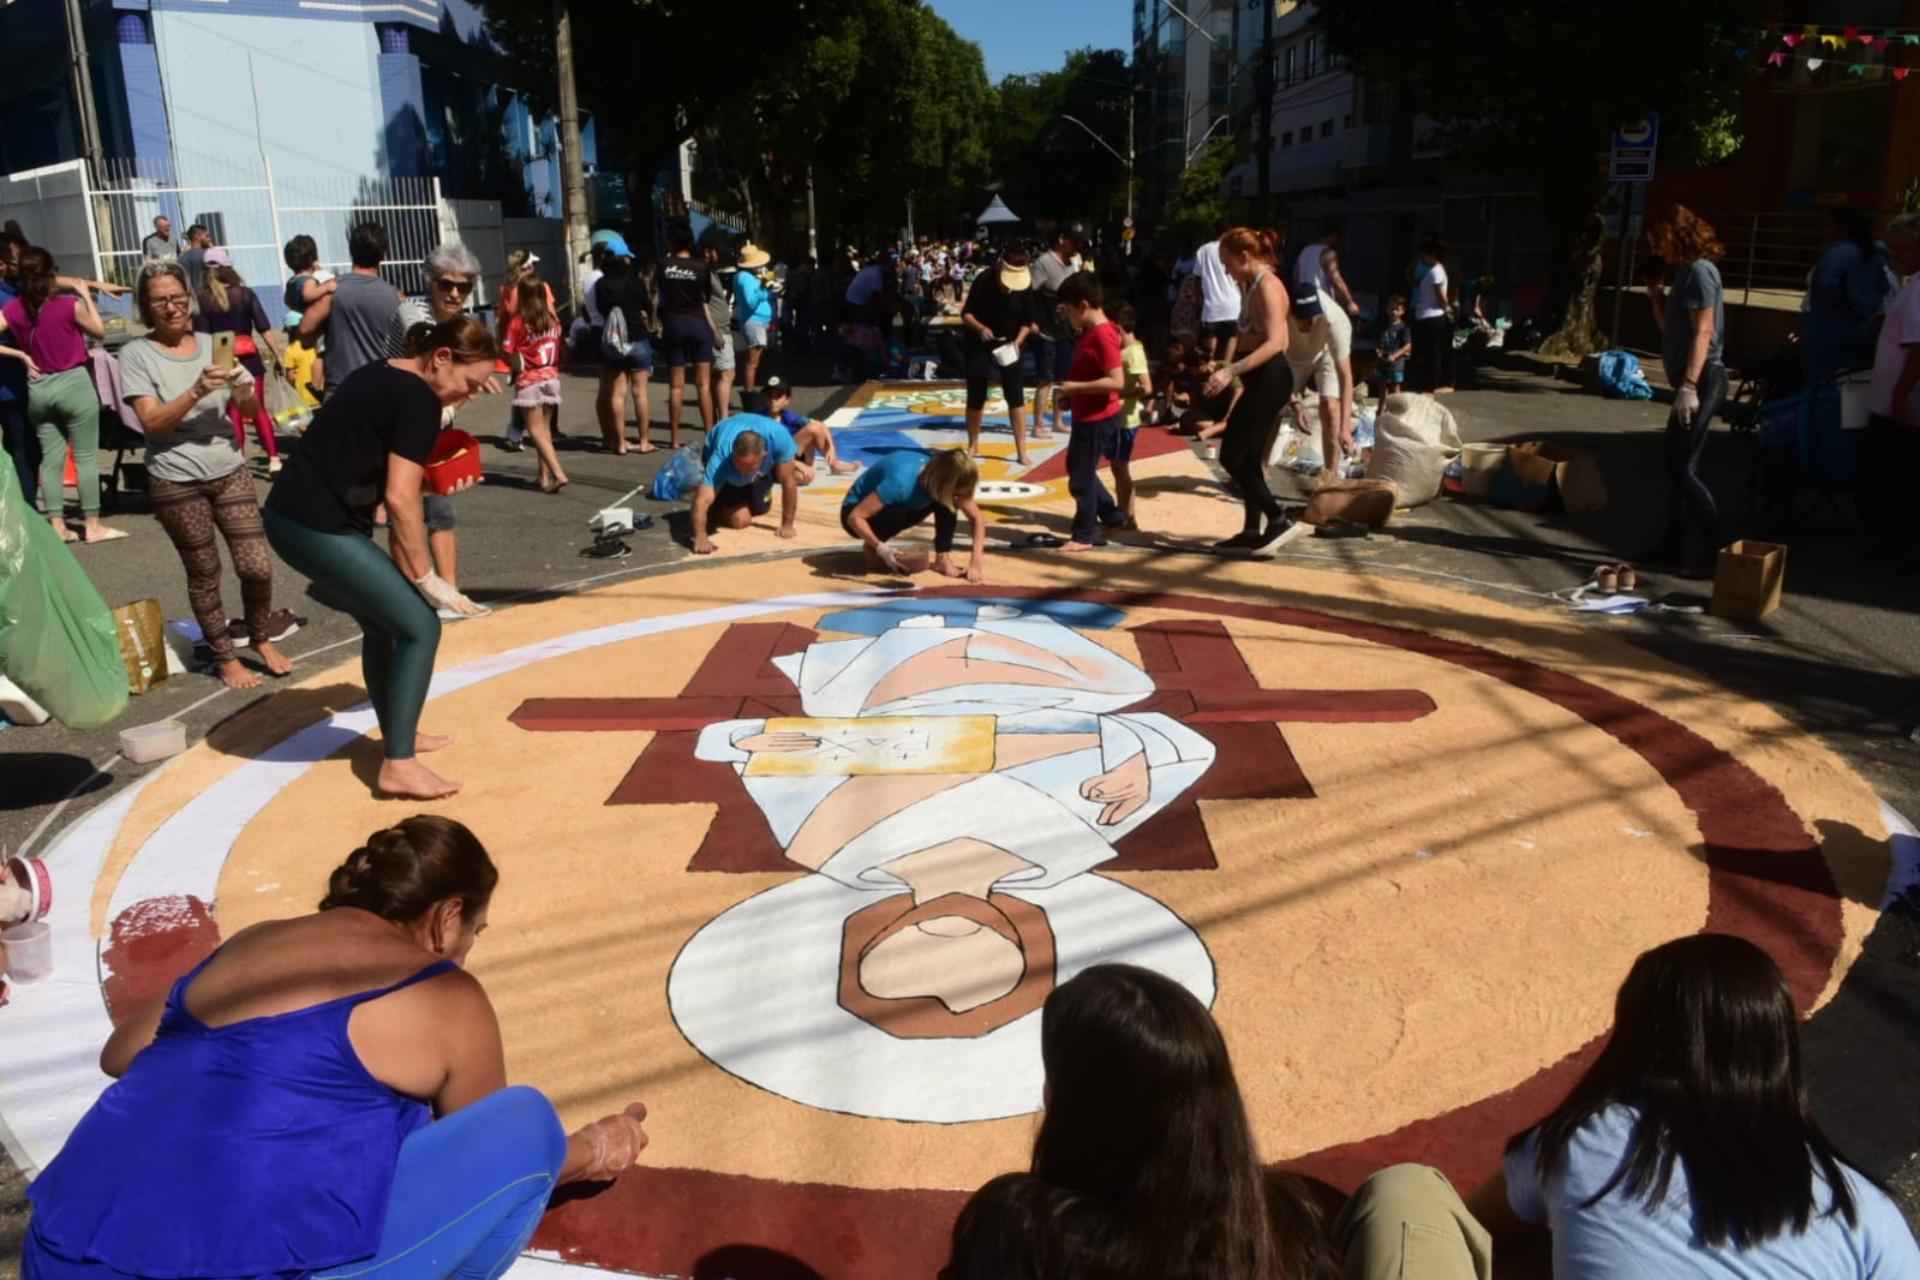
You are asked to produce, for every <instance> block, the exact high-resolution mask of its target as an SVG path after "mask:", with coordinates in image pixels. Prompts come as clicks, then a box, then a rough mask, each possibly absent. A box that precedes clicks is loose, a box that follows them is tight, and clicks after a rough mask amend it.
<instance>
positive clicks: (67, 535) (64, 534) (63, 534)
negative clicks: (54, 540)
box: [52, 520, 80, 542]
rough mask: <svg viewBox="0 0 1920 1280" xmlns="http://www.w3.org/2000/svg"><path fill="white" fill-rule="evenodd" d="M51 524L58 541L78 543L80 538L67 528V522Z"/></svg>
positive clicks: (59, 521)
mask: <svg viewBox="0 0 1920 1280" xmlns="http://www.w3.org/2000/svg"><path fill="white" fill-rule="evenodd" d="M52 524H53V531H54V532H55V533H57V534H59V535H60V541H62V542H78V541H80V536H79V535H78V534H76V533H75V532H74V531H73V530H71V529H69V528H67V522H66V521H65V520H55V521H53V522H52Z"/></svg>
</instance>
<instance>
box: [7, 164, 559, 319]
mask: <svg viewBox="0 0 1920 1280" xmlns="http://www.w3.org/2000/svg"><path fill="white" fill-rule="evenodd" d="M162 214H164V215H166V216H167V217H168V218H171V219H172V221H173V228H174V234H175V236H176V237H178V238H181V239H184V237H185V235H186V230H187V228H188V227H189V226H191V225H192V224H194V223H196V222H198V223H204V224H206V226H207V229H208V231H209V232H210V233H211V234H212V236H213V242H214V244H216V245H218V246H220V247H221V248H223V249H225V250H227V252H228V253H230V254H231V255H232V256H233V263H234V268H235V269H236V270H237V271H239V273H240V275H241V277H242V278H244V279H246V280H248V281H250V282H252V283H254V284H256V285H261V286H265V285H266V284H267V283H268V282H277V283H284V282H285V280H286V279H287V276H288V272H287V269H286V265H285V263H284V261H283V260H282V257H281V252H282V246H283V245H285V243H286V242H287V241H288V240H290V239H292V238H293V237H294V236H296V235H301V234H305V235H310V236H312V237H313V238H314V241H315V243H316V245H317V246H318V248H319V252H320V261H321V263H322V265H324V266H326V267H327V268H328V269H329V270H332V271H335V272H341V271H345V270H347V268H348V266H349V258H348V253H347V238H348V234H349V233H350V232H351V230H352V229H353V227H354V226H356V225H358V224H359V223H362V222H377V223H379V224H380V225H381V226H383V227H385V228H386V232H387V257H386V261H385V262H384V263H383V264H382V268H381V273H382V274H383V275H384V276H385V277H386V278H387V279H388V280H391V281H392V282H393V283H394V284H396V285H398V286H399V287H400V288H401V289H402V290H404V291H405V292H407V293H409V294H421V293H424V292H425V291H426V283H427V282H426V278H425V273H424V271H423V269H422V268H423V264H424V260H425V258H426V255H427V252H428V251H429V250H430V249H432V248H433V247H434V246H435V245H436V244H439V243H441V242H442V241H444V240H449V239H459V240H463V241H464V242H465V243H466V244H467V245H468V247H469V248H471V249H472V250H473V252H474V254H475V256H477V257H478V258H479V259H480V263H481V267H482V271H483V275H484V277H485V279H487V280H491V281H497V280H498V279H499V276H500V273H501V271H502V270H503V269H504V267H505V264H506V255H507V250H508V249H510V248H513V247H516V246H519V245H525V246H526V247H528V248H531V249H532V250H533V251H534V252H535V253H537V254H539V255H540V258H541V262H540V272H541V274H542V275H543V276H545V277H546V278H547V279H548V280H549V281H550V282H552V283H553V284H554V286H555V289H554V292H555V294H556V296H561V297H564V296H565V292H566V283H567V279H568V275H567V264H566V261H565V256H566V255H565V234H564V230H563V225H564V224H562V223H561V222H560V221H559V220H558V219H554V218H503V217H502V216H501V210H500V203H499V201H497V200H449V199H445V198H444V197H442V196H441V194H440V180H439V179H438V178H433V177H427V178H381V179H373V178H361V179H354V178H345V177H339V176H327V175H320V176H313V175H308V174H299V175H293V176H287V175H279V174H276V173H275V172H274V169H273V166H272V165H271V163H270V162H269V161H267V160H266V159H265V158H264V157H262V158H255V159H251V160H248V159H240V160H225V159H217V158H205V157H202V158H198V159H195V160H188V159H187V158H184V157H183V158H182V159H181V161H180V163H179V167H178V169H177V170H176V169H175V168H174V166H173V165H171V164H168V165H165V166H164V167H162V168H158V169H155V168H150V167H148V166H144V165H141V164H138V163H136V162H133V161H126V160H110V161H108V162H107V164H106V175H105V181H104V182H103V183H101V184H100V185H98V186H95V185H94V184H93V183H91V182H90V181H89V180H88V175H87V171H86V166H85V164H84V163H82V162H81V161H78V160H72V161H68V162H66V163H65V164H59V165H53V166H50V167H48V168H45V169H36V170H33V171H31V172H27V173H18V174H13V175H11V176H8V177H5V178H0V219H5V218H12V219H16V220H18V221H19V223H20V225H21V227H22V228H23V229H24V230H25V232H26V234H27V238H28V239H29V240H30V241H32V242H33V243H34V244H38V245H42V246H44V247H45V248H46V249H48V250H49V251H50V252H51V253H53V255H54V257H55V258H56V259H57V260H58V261H59V262H60V264H61V269H62V270H63V271H66V272H68V273H70V274H72V273H79V272H82V271H87V272H90V273H91V275H92V276H93V277H94V278H95V279H100V280H111V281H114V282H116V283H121V284H131V283H132V282H133V278H134V276H135V275H136V274H138V272H139V270H140V265H141V263H142V261H144V258H145V253H144V251H143V250H142V247H141V245H142V242H143V241H144V240H145V239H146V237H147V236H148V235H149V234H151V232H152V230H153V220H154V218H155V217H157V216H160V215H162ZM263 292H264V289H263ZM277 295H278V289H277V288H276V289H275V290H274V296H276V297H277ZM491 296H492V290H491V288H483V290H482V292H481V297H480V299H477V301H485V300H487V299H490V298H491ZM272 310H273V308H272V307H271V306H270V307H269V311H272Z"/></svg>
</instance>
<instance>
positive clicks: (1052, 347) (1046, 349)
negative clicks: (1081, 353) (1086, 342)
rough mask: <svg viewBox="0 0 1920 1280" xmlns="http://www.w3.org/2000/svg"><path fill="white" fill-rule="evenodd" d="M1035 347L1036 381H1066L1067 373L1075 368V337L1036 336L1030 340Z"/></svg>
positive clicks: (1034, 365)
mask: <svg viewBox="0 0 1920 1280" xmlns="http://www.w3.org/2000/svg"><path fill="white" fill-rule="evenodd" d="M1028 342H1029V344H1030V345H1031V346H1032V347H1033V368H1034V381H1035V382H1036V383H1040V382H1065V381H1066V380H1067V374H1068V373H1069V372H1071V370H1072V369H1073V348H1074V343H1075V339H1073V338H1048V337H1044V336H1043V337H1035V338H1031V339H1029V340H1028Z"/></svg>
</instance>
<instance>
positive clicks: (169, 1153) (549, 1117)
mask: <svg viewBox="0 0 1920 1280" xmlns="http://www.w3.org/2000/svg"><path fill="white" fill-rule="evenodd" d="M498 880H499V873H498V872H497V871H496V870H495V869H494V865H493V862H492V860H491V859H489V858H488V856H487V852H486V850H485V849H484V848H482V847H481V845H480V842H479V840H477V839H476V838H475V837H474V835H473V833H472V832H470V831H468V830H467V829H466V828H465V827H463V826H461V825H460V824H459V823H457V822H454V821H452V820H451V819H448V818H440V817H432V816H421V817H414V818H408V819H406V820H405V821H403V822H401V823H399V824H398V825H396V826H393V827H390V828H388V829H387V830H385V831H378V832H375V833H374V834H373V835H372V836H370V837H369V838H368V840H367V842H366V844H365V845H363V846H362V847H361V848H359V849H356V850H355V851H354V852H353V853H352V854H351V855H349V856H348V858H347V860H346V861H345V862H344V863H343V864H341V866H340V867H339V868H338V869H337V870H335V871H334V873H333V875H332V877H331V879H330V880H329V882H328V886H327V895H326V897H325V898H323V899H322V900H321V902H320V909H319V910H318V911H317V912H316V913H314V914H312V915H307V916H300V917H298V918H296V919H292V920H274V921H269V922H266V923H264V924H258V925H255V926H253V927H252V928H249V929H245V930H242V931H241V932H240V933H238V934H236V935H234V936H233V937H232V938H230V939H228V941H227V942H226V943H225V944H224V945H223V946H221V947H220V949H219V950H217V951H215V952H214V953H213V955H211V956H209V957H208V958H207V959H206V960H204V961H202V962H201V963H200V964H199V965H198V966H197V967H196V968H195V969H194V970H193V971H192V972H191V973H189V974H187V975H186V976H185V977H183V978H181V979H180V980H179V981H178V982H177V983H175V984H174V986H173V989H172V990H171V991H170V992H168V993H167V994H166V995H165V996H164V997H157V998H155V999H153V1000H151V1001H149V1002H148V1003H147V1004H145V1005H142V1006H140V1007H138V1008H136V1009H134V1010H133V1011H132V1012H131V1014H130V1015H129V1016H128V1017H127V1019H126V1020H125V1021H124V1022H122V1023H121V1024H120V1027H119V1029H118V1030H116V1031H115V1032H114V1033H113V1037H112V1039H110V1040H109V1041H108V1042H107V1047H106V1049H105V1051H104V1052H103V1053H102V1054H101V1055H100V1065H101V1068H102V1070H104V1071H105V1072H106V1073H107V1074H108V1075H111V1076H115V1077H117V1078H118V1082H117V1083H116V1084H114V1085H112V1086H111V1087H109V1088H108V1089H107V1091H106V1092H105V1093H104V1094H102V1095H101V1097H100V1100H99V1101H98V1102H96V1103H95V1104H94V1106H93V1108H92V1110H90V1111H89V1112H88V1113H87V1115H86V1116H85V1118H83V1119H82V1120H81V1122H80V1124H79V1126H78V1127H77V1128H76V1129H75V1130H74V1132H73V1136H72V1137H70V1138H69V1139H68V1140H67V1145H66V1147H65V1149H64V1150H62V1151H61V1153H60V1154H59V1155H58V1156H57V1157H55V1159H54V1160H53V1162H52V1163H51V1164H49V1165H48V1166H47V1168H46V1171H45V1172H43V1173H42V1174H41V1175H40V1177H39V1178H38V1179H37V1180H36V1181H35V1182H34V1184H33V1186H32V1187H31V1188H30V1190H29V1191H28V1196H29V1198H30V1199H31V1200H32V1201H33V1206H34V1215H33V1223H32V1226H31V1228H30V1230H29V1235H28V1239H27V1242H26V1249H25V1252H24V1254H23V1257H22V1263H23V1266H22V1276H23V1280H127V1278H128V1277H133V1276H197V1277H206V1278H207V1280H223V1278H228V1277H243V1276H246V1277H255V1276H286V1277H293V1276H300V1277H308V1276H311V1277H313V1278H314V1280H345V1278H346V1277H353V1278H354V1280H413V1278H416V1277H417V1278H418V1280H443V1278H444V1277H447V1276H458V1277H462V1278H463V1280H492V1278H493V1277H497V1276H499V1275H500V1274H501V1273H502V1272H504V1271H505V1270H506V1269H507V1267H508V1266H509V1265H510V1264H511V1263H512V1262H513V1260H514V1258H515V1257H516V1256H517V1255H518V1253H519V1252H520V1250H521V1249H522V1248H523V1247H524V1246H525V1244H526V1242H527V1239H528V1237H530V1236H531V1235H532V1234H533V1230H534V1227H535V1226H537V1225H538V1223H539V1221H540V1215H541V1213H542V1212H543V1211H544V1210H545V1208H546V1204H547V1198H548V1195H549V1194H550V1193H551V1191H552V1190H553V1188H554V1187H555V1186H556V1185H558V1184H561V1183H566V1182H575V1181H595V1180H606V1179H611V1178H614V1177H617V1176H618V1175H619V1174H620V1173H621V1172H622V1171H623V1170H625V1169H626V1168H627V1167H629V1166H630V1165H632V1164H633V1162H634V1160H635V1159H636V1158H637V1157H638V1156H639V1154H640V1151H641V1149H642V1148H643V1147H645V1146H646V1143H647V1137H646V1133H645V1131H644V1130H643V1129H642V1128H641V1121H642V1120H643V1119H644V1118H645V1116H646V1108H645V1107H642V1106H639V1105H638V1104H635V1105H633V1106H630V1107H628V1108H627V1109H626V1111H624V1112H622V1113H621V1114H619V1115H615V1116H608V1117H607V1118H606V1119H604V1120H598V1121H595V1122H594V1123H593V1124H590V1125H588V1126H586V1127H585V1128H584V1129H581V1130H580V1131H579V1132H578V1133H575V1134H574V1135H572V1136H571V1137H568V1136H567V1135H566V1134H565V1133H564V1132H563V1131H562V1130H561V1127H560V1120H559V1117H558V1116H557V1115H556V1114H555V1112H554V1109H553V1105H552V1104H551V1103H550V1102H548V1101H547V1099H546V1098H545V1097H544V1096H543V1095H541V1094H540V1093H539V1092H537V1091H536V1090H533V1089H530V1088H527V1087H526V1086H524V1085H522V1086H513V1087H509V1086H508V1085H507V1080H506V1063H505V1058H504V1055H503V1052H502V1049H501V1043H500V1025H499V1022H498V1020H497V1019H496V1018H495V1016H494V1012H493V1006H492V1005H491V1004H490V1003H489V1002H488V1000H487V995H486V992H485V991H484V990H482V989H481V986H480V983H479V982H478V981H477V980H476V979H475V978H473V976H472V975H470V974H468V973H467V972H466V971H465V970H464V969H463V968H462V967H461V962H462V961H463V960H465V958H466V956H467V953H468V952H469V951H471V950H472V948H473V944H474V941H475V939H477V938H478V937H479V935H480V934H481V933H482V932H483V931H484V930H485V929H486V927H487V906H488V902H489V900H490V899H491V897H492V894H493V890H494V887H495V885H496V884H497V883H498Z"/></svg>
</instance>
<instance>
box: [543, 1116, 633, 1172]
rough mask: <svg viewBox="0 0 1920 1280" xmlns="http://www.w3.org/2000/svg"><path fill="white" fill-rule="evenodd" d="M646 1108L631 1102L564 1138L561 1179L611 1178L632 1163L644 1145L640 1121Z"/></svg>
mask: <svg viewBox="0 0 1920 1280" xmlns="http://www.w3.org/2000/svg"><path fill="white" fill-rule="evenodd" d="M646 1118H647V1109H646V1107H645V1106H644V1105H642V1104H641V1103H638V1102H636V1103H634V1104H633V1105H632V1106H630V1107H628V1108H627V1109H626V1110H625V1111H622V1112H621V1113H620V1114H619V1115H613V1116H607V1117H606V1118H604V1119H601V1120H595V1121H594V1122H593V1123H592V1124H590V1125H587V1126H586V1127H585V1128H583V1129H581V1130H580V1131H579V1132H578V1133H576V1134H574V1135H573V1136H572V1137H570V1138H568V1139H567V1163H566V1166H565V1167H564V1168H562V1169H561V1170H560V1181H561V1182H611V1181H612V1180H613V1179H615V1178H617V1177H619V1176H620V1175H621V1174H623V1173H625V1172H626V1171H627V1170H628V1169H631V1168H632V1167H633V1163H634V1161H636V1160H638V1159H639V1158H640V1153H641V1152H642V1151H644V1150H646V1147H647V1131H646V1130H645V1129H643V1128H642V1127H641V1122H642V1121H644V1120H645V1119H646Z"/></svg>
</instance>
